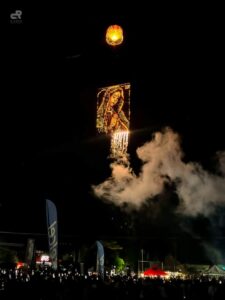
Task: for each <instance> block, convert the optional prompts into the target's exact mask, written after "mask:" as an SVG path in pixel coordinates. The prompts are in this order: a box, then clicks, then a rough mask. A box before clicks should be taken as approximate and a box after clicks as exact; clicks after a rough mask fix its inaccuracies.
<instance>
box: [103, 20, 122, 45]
mask: <svg viewBox="0 0 225 300" xmlns="http://www.w3.org/2000/svg"><path fill="white" fill-rule="evenodd" d="M106 42H107V44H109V45H110V46H117V45H120V44H122V42H123V29H122V27H120V26H119V25H111V26H109V27H108V28H107V31H106Z"/></svg>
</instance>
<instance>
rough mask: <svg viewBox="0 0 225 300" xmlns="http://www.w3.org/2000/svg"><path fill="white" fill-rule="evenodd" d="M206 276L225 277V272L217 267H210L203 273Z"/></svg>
mask: <svg viewBox="0 0 225 300" xmlns="http://www.w3.org/2000/svg"><path fill="white" fill-rule="evenodd" d="M204 274H206V275H222V276H225V270H223V269H222V268H220V267H219V266H217V265H213V266H211V267H210V268H209V269H208V270H207V271H205V272H204Z"/></svg>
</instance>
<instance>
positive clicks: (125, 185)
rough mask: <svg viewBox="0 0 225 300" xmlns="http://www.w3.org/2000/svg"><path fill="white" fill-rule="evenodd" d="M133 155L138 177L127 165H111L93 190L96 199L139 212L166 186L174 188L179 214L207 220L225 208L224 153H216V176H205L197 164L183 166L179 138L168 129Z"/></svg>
mask: <svg viewBox="0 0 225 300" xmlns="http://www.w3.org/2000/svg"><path fill="white" fill-rule="evenodd" d="M136 152H137V156H138V158H139V159H140V160H141V163H142V167H141V170H140V173H139V174H137V175H136V174H135V173H134V172H133V170H132V168H131V167H130V166H129V163H127V164H124V163H121V162H114V163H112V164H111V169H112V176H111V177H110V178H108V179H107V180H106V181H104V182H103V183H101V184H99V185H97V186H94V187H93V189H94V192H95V194H96V196H98V197H100V198H102V199H104V200H108V201H111V202H113V203H115V204H116V205H119V206H122V205H123V204H124V203H127V204H130V205H131V206H132V207H135V208H137V209H138V208H140V207H141V206H142V204H144V203H145V201H147V200H148V201H150V199H152V198H154V197H155V196H157V195H159V194H161V193H163V192H164V189H165V185H166V184H167V185H168V184H173V185H174V186H175V189H176V193H177V195H178V198H179V204H178V206H177V212H178V213H181V214H184V215H189V216H197V215H199V214H202V215H204V216H209V215H210V214H211V213H213V212H214V211H215V210H216V209H217V208H218V207H220V206H225V178H224V174H225V153H224V152H220V153H218V164H219V168H218V171H219V173H218V174H219V175H216V174H212V173H209V172H207V171H206V170H204V169H203V167H202V166H201V165H200V164H198V163H196V162H188V163H185V162H184V161H183V160H182V159H183V157H184V154H183V152H182V149H181V145H180V137H179V135H178V134H177V133H175V132H174V131H173V130H172V129H171V128H166V129H164V130H163V131H162V132H156V133H155V134H154V136H153V138H152V140H151V141H149V142H147V143H145V144H144V145H143V146H141V147H139V148H138V149H137V151H136ZM220 174H221V175H220Z"/></svg>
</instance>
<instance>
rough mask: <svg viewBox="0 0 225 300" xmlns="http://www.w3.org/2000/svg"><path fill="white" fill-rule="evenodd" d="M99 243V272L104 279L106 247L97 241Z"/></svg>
mask: <svg viewBox="0 0 225 300" xmlns="http://www.w3.org/2000/svg"><path fill="white" fill-rule="evenodd" d="M96 244H97V272H99V273H100V276H101V278H102V279H104V248H103V245H102V243H100V242H99V241H96Z"/></svg>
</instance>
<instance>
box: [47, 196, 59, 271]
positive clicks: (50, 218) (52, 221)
mask: <svg viewBox="0 0 225 300" xmlns="http://www.w3.org/2000/svg"><path fill="white" fill-rule="evenodd" d="M46 217H47V229H48V245H49V255H50V258H51V261H52V268H53V269H54V270H57V267H58V224H57V210H56V206H55V204H54V203H53V202H52V201H51V200H48V199H47V200H46Z"/></svg>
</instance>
